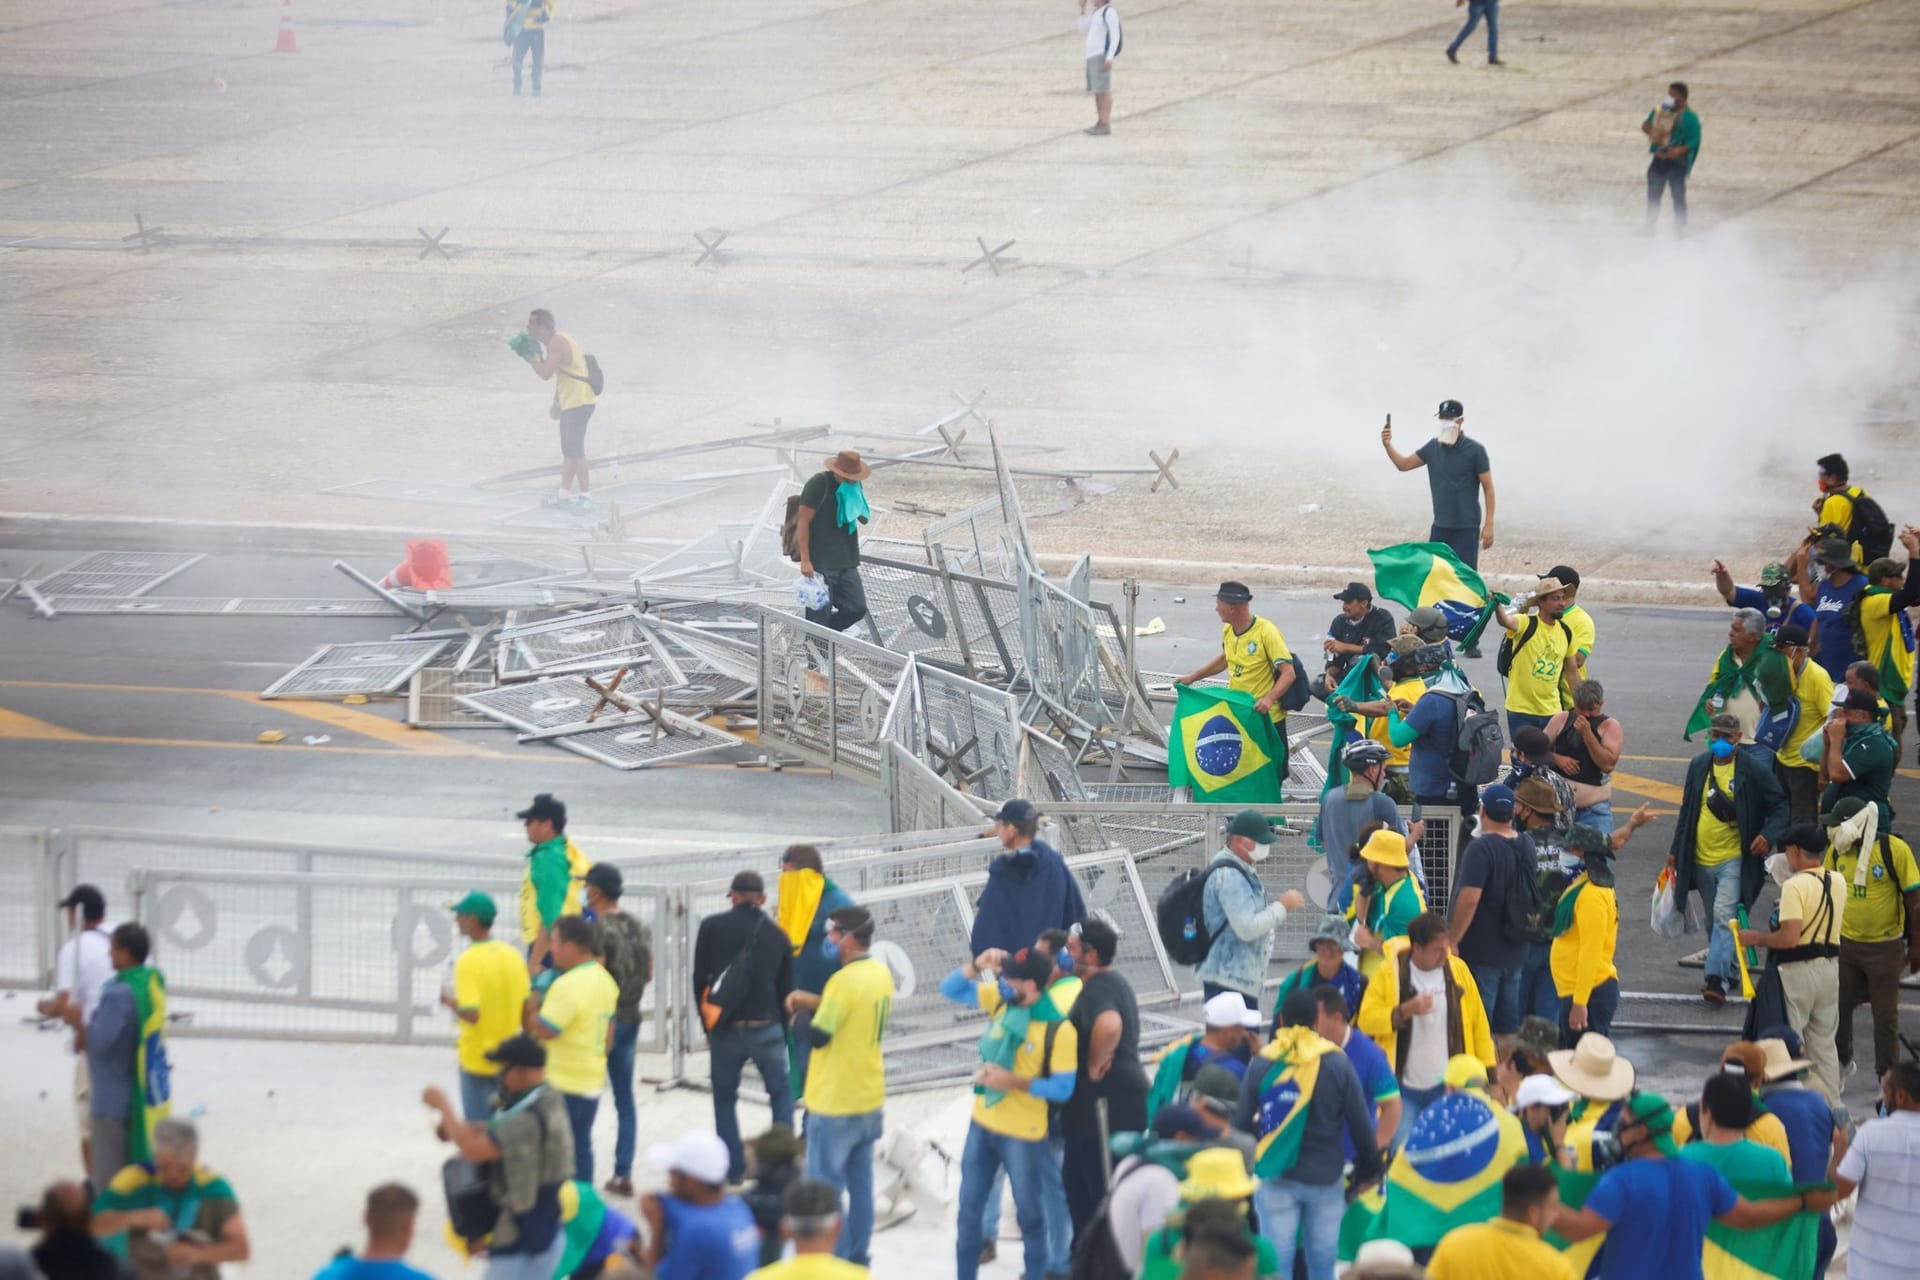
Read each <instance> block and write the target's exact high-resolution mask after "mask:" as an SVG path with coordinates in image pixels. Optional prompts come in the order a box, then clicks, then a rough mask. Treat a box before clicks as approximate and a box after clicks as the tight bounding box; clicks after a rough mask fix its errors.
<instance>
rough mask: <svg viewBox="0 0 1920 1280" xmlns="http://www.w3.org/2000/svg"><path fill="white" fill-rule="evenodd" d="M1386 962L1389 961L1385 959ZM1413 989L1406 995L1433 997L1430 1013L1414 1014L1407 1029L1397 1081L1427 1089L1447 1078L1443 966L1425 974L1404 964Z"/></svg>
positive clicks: (1408, 996)
mask: <svg viewBox="0 0 1920 1280" xmlns="http://www.w3.org/2000/svg"><path fill="white" fill-rule="evenodd" d="M1388 963H1392V962H1391V961H1389V962H1388ZM1407 973H1408V981H1409V982H1411V983H1412V985H1413V990H1412V991H1411V992H1409V993H1408V994H1407V995H1406V997H1405V998H1406V999H1408V1000H1412V999H1414V998H1415V997H1418V996H1426V995H1430V996H1432V997H1433V1012H1431V1013H1422V1014H1416V1015H1415V1016H1414V1018H1413V1020H1412V1021H1411V1022H1409V1023H1408V1024H1407V1029H1406V1030H1405V1031H1403V1032H1401V1033H1400V1034H1401V1035H1403V1036H1406V1037H1407V1066H1406V1070H1404V1071H1402V1072H1401V1073H1400V1083H1401V1084H1403V1085H1405V1086H1406V1087H1407V1088H1409V1089H1431V1088H1433V1087H1434V1086H1436V1085H1438V1084H1440V1083H1441V1082H1442V1081H1444V1080H1445V1079H1446V1078H1447V967H1446V965H1444V964H1442V965H1441V966H1440V967H1439V968H1438V969H1435V970H1434V971H1433V972H1431V973H1429V972H1427V971H1426V970H1425V969H1422V968H1421V967H1420V966H1419V965H1417V964H1410V965H1408V966H1407Z"/></svg>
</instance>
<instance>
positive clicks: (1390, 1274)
mask: <svg viewBox="0 0 1920 1280" xmlns="http://www.w3.org/2000/svg"><path fill="white" fill-rule="evenodd" d="M1348 1270H1349V1271H1350V1272H1352V1273H1353V1274H1356V1275H1365V1276H1368V1277H1369V1278H1370V1280H1418V1278H1419V1277H1421V1276H1424V1275H1426V1274H1427V1273H1426V1272H1425V1271H1422V1270H1421V1269H1420V1264H1419V1263H1417V1262H1415V1261H1414V1259H1413V1250H1411V1249H1409V1248H1407V1246H1406V1245H1404V1244H1402V1243H1400V1242H1399V1241H1398V1240H1387V1239H1380V1240H1369V1241H1367V1242H1366V1243H1365V1244H1363V1245H1361V1246H1360V1248H1359V1250H1358V1251H1357V1252H1355V1253H1354V1255H1353V1264H1352V1266H1350V1267H1349V1268H1348Z"/></svg>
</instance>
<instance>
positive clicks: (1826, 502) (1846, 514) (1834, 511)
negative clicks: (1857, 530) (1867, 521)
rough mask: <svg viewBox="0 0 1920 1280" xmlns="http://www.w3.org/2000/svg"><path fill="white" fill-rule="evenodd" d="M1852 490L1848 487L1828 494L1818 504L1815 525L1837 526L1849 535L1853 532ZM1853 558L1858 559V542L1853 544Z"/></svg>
mask: <svg viewBox="0 0 1920 1280" xmlns="http://www.w3.org/2000/svg"><path fill="white" fill-rule="evenodd" d="M1852 488H1853V486H1852V485H1848V486H1847V487H1846V488H1845V489H1842V490H1840V492H1838V493H1830V494H1828V495H1827V496H1826V498H1825V499H1823V500H1822V501H1821V503H1820V514H1819V516H1817V517H1816V518H1815V519H1816V523H1818V524H1837V525H1839V526H1840V527H1841V528H1842V529H1845V530H1846V531H1847V532H1848V533H1849V534H1851V533H1852V532H1853V494H1852V493H1851V492H1850V490H1851V489H1852ZM1853 558H1854V560H1855V561H1858V560H1859V559H1860V544H1859V543H1858V542H1856V543H1854V544H1853Z"/></svg>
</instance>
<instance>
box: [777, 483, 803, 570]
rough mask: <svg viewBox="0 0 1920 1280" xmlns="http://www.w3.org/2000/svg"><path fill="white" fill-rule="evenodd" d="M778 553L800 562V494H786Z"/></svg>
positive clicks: (797, 562)
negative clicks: (785, 506) (785, 507)
mask: <svg viewBox="0 0 1920 1280" xmlns="http://www.w3.org/2000/svg"><path fill="white" fill-rule="evenodd" d="M780 554H781V555H784V556H785V557H786V558H787V559H789V560H791V561H793V562H794V563H795V564H799V563H800V495H799V494H797V493H790V494H788V495H787V513H786V514H785V515H783V516H781V517H780Z"/></svg>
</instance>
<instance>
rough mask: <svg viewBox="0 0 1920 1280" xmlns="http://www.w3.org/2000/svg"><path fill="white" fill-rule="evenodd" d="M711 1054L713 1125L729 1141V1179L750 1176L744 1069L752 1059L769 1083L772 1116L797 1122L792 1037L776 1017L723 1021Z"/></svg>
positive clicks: (709, 1041)
mask: <svg viewBox="0 0 1920 1280" xmlns="http://www.w3.org/2000/svg"><path fill="white" fill-rule="evenodd" d="M707 1047H708V1049H709V1051H710V1056H711V1058H712V1075H713V1130H714V1132H715V1133H717V1134H719V1135H720V1140H721V1141H722V1142H724V1143H726V1144H727V1181H729V1182H738V1181H740V1179H741V1178H743V1177H745V1176H746V1172H747V1156H746V1152H745V1151H744V1150H742V1149H741V1146H740V1117H739V1116H738V1115H737V1114H736V1113H735V1108H736V1107H737V1106H738V1105H739V1102H740V1073H741V1071H743V1070H744V1069H745V1068H746V1065H747V1063H748V1062H749V1061H751V1062H752V1063H753V1066H754V1069H755V1070H756V1071H758V1072H759V1073H760V1080H761V1082H762V1083H763V1084H765V1085H766V1086H767V1104H768V1105H769V1106H770V1107H771V1108H772V1109H773V1122H774V1123H775V1124H784V1125H786V1126H787V1127H788V1128H792V1127H793V1086H792V1085H790V1084H789V1083H788V1082H787V1037H786V1034H785V1033H784V1032H783V1031H781V1029H780V1024H779V1023H777V1022H772V1023H768V1024H767V1025H766V1026H764V1027H722V1028H721V1029H720V1030H718V1031H715V1032H714V1033H713V1034H712V1035H710V1036H708V1037H707Z"/></svg>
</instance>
